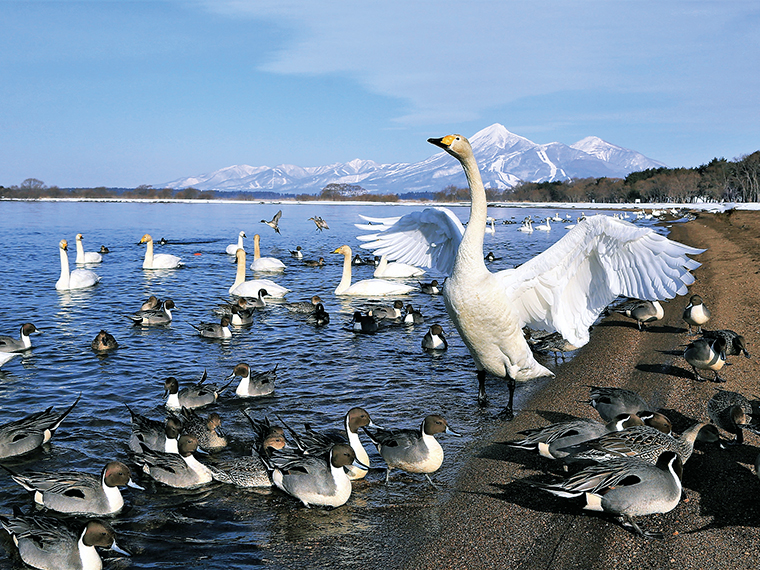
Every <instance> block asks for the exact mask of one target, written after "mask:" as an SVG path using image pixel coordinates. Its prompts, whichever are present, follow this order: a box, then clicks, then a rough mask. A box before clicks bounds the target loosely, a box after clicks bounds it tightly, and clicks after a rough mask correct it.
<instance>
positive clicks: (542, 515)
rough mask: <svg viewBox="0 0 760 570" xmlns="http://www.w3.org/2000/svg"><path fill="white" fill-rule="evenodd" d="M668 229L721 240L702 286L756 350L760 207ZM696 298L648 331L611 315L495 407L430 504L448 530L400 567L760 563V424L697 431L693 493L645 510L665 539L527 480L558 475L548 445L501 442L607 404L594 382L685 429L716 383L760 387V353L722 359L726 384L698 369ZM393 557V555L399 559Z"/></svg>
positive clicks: (713, 244)
mask: <svg viewBox="0 0 760 570" xmlns="http://www.w3.org/2000/svg"><path fill="white" fill-rule="evenodd" d="M669 237H670V238H671V239H674V240H676V241H681V242H683V243H686V244H688V245H692V246H695V247H706V248H708V249H707V251H706V252H705V253H703V254H701V255H699V256H696V259H697V260H698V261H700V262H701V263H702V266H701V267H699V268H698V269H697V270H695V272H694V275H695V277H696V279H697V280H696V282H695V283H694V284H693V285H692V286H691V287H690V291H689V294H692V293H698V294H700V295H701V296H702V297H703V299H705V303H706V304H707V305H708V306H709V307H710V308H711V310H712V312H713V318H712V320H711V321H710V323H709V327H706V328H729V329H733V330H736V331H738V332H739V333H740V334H743V335H744V336H745V337H746V339H747V343H748V347H749V350H750V353H751V354H752V352H753V349H756V347H757V346H758V345H759V343H760V333H759V332H758V330H757V329H758V327H757V326H756V323H757V319H758V318H760V302H758V301H757V300H756V299H755V296H756V292H757V291H758V290H760V277H759V276H758V273H760V271H758V270H759V269H760V216H757V215H755V214H753V213H751V212H736V211H734V212H729V213H727V214H718V215H713V214H704V213H702V214H699V215H698V217H697V219H696V220H694V221H691V222H688V223H685V224H676V225H673V226H672V229H671V234H670V236H669ZM687 303H688V297H677V298H676V299H674V300H672V301H670V302H668V303H666V304H664V306H665V318H664V319H663V320H662V321H660V322H658V323H655V324H653V325H651V326H650V328H649V330H647V331H641V332H640V331H638V329H637V327H636V324H635V322H633V321H632V320H630V319H627V318H626V317H624V316H622V315H619V314H616V313H613V314H611V315H609V316H607V317H605V318H604V319H603V320H602V321H601V322H600V323H599V325H598V326H596V327H595V329H594V331H592V335H591V341H590V342H589V343H588V344H587V345H586V346H584V347H582V348H581V349H579V350H578V351H577V352H576V353H575V356H574V357H573V358H572V359H571V360H570V361H568V362H567V363H564V364H562V365H561V366H559V368H558V370H557V376H556V377H555V378H554V379H552V380H551V381H550V382H548V383H547V384H546V385H544V386H543V387H542V389H540V390H539V391H537V392H536V393H535V394H533V396H532V398H531V399H530V400H529V401H528V402H527V403H526V404H525V406H524V408H523V409H521V410H518V413H517V416H516V417H515V419H514V420H513V421H512V422H510V423H503V422H496V421H495V424H496V425H495V426H494V429H493V430H491V432H490V434H489V436H488V437H486V439H485V440H483V441H481V442H480V443H479V445H477V447H476V448H475V449H473V450H472V454H471V456H470V457H468V458H466V459H465V463H464V464H463V465H462V467H461V469H460V470H459V473H458V476H457V480H456V483H455V485H454V486H453V488H450V489H447V494H448V497H446V498H442V501H441V504H440V505H439V506H438V508H437V509H435V510H436V512H435V513H433V514H430V515H428V517H431V516H434V517H435V519H436V523H437V524H436V527H437V532H432V533H431V532H429V531H428V532H427V533H426V536H425V539H424V540H423V541H421V542H418V543H417V544H416V546H414V547H413V548H412V549H408V550H407V551H406V557H405V561H404V563H403V564H402V565H400V566H398V567H399V568H408V569H415V570H421V569H430V570H440V569H441V568H456V569H460V568H461V569H470V570H476V569H481V568H482V569H486V568H488V569H490V568H493V569H500V570H502V569H504V568H509V569H512V568H519V569H521V570H533V569H536V570H538V569H542V570H543V569H545V568H552V569H553V570H556V569H563V568H568V569H569V568H583V569H585V570H596V569H599V570H608V569H610V568H620V569H623V568H626V569H628V568H631V569H632V568H645V567H646V568H677V569H678V570H690V569H708V568H709V569H715V568H731V569H732V570H742V569H745V568H746V569H747V570H749V569H750V568H756V567H757V545H758V544H760V529H759V528H758V526H759V525H760V481H758V479H757V476H756V475H755V473H754V468H753V464H754V461H755V458H756V457H757V455H758V452H759V451H760V450H759V449H758V447H757V446H758V442H760V438H759V437H758V436H755V435H753V434H745V443H744V445H742V446H738V447H737V448H731V449H726V450H723V449H719V448H717V446H715V445H714V444H713V445H700V444H698V445H697V449H696V450H695V452H694V455H693V456H692V458H691V459H690V460H689V462H688V463H687V464H686V466H685V468H684V477H683V485H684V494H685V497H686V498H685V500H682V501H681V502H680V503H679V505H678V506H677V507H676V509H675V510H673V511H671V512H670V513H667V514H664V515H653V516H648V517H641V518H640V520H639V523H640V524H641V525H642V527H643V528H645V529H651V530H661V531H662V532H663V534H664V536H665V537H666V538H665V539H664V540H663V541H657V540H647V539H642V538H640V537H637V536H634V535H633V534H631V533H630V532H628V531H626V530H624V529H623V528H622V527H621V526H620V525H619V524H618V523H617V522H615V520H614V519H612V518H611V517H609V516H604V515H597V514H590V513H588V512H583V511H581V510H580V509H579V508H578V506H577V505H574V504H572V503H571V502H570V501H563V500H561V499H557V498H555V497H553V496H551V495H549V494H548V493H542V492H540V491H538V490H535V489H534V488H533V487H531V486H530V485H528V484H527V483H526V481H530V480H531V479H540V480H546V479H547V478H550V477H547V473H553V474H554V475H559V474H560V473H561V468H558V465H556V464H554V463H553V462H551V461H550V460H547V459H545V458H542V457H540V456H538V454H532V453H529V452H525V451H523V450H516V449H511V448H508V447H506V446H504V445H501V444H500V442H504V441H508V440H512V439H515V438H516V437H517V432H519V431H520V430H523V429H528V428H533V427H539V426H542V425H546V424H548V423H551V422H554V421H561V420H563V419H568V418H569V417H571V416H572V417H589V418H596V417H597V416H596V413H595V412H594V410H593V409H592V408H591V407H590V406H589V405H588V404H586V403H585V402H584V399H585V398H587V397H588V388H587V385H598V386H620V387H626V388H629V389H633V390H636V391H638V392H639V393H640V394H641V395H642V396H643V397H644V398H645V399H646V400H648V401H649V402H650V403H652V404H653V407H654V408H657V409H660V410H661V411H663V412H665V413H666V415H668V416H669V417H670V419H671V421H672V422H673V427H674V431H676V432H681V431H683V430H684V429H685V428H686V427H688V426H689V425H691V423H693V422H694V421H697V420H698V421H708V418H707V413H706V403H707V400H708V399H709V398H710V397H711V395H712V394H713V393H714V392H715V389H716V388H717V387H719V388H721V389H726V390H732V391H737V392H740V393H743V394H744V395H745V396H746V397H747V398H748V399H750V400H752V399H756V398H757V397H758V388H757V380H756V379H757V378H758V377H759V376H760V366H759V365H758V362H757V359H756V357H753V358H752V359H749V360H748V359H745V358H744V357H741V360H740V359H739V358H740V357H738V356H732V357H729V362H731V363H732V364H731V365H730V366H728V367H726V368H724V370H723V371H722V372H723V376H724V377H725V378H726V379H727V382H726V383H725V384H720V385H716V384H714V383H712V382H710V381H699V382H698V381H695V380H694V379H693V378H692V373H691V370H690V367H689V366H688V365H687V364H686V362H685V361H684V360H683V358H682V356H681V355H682V353H683V349H684V347H685V345H686V344H687V343H688V342H690V340H692V339H693V338H695V337H689V336H687V334H686V328H685V325H684V323H683V321H682V320H681V312H682V310H683V307H684V306H685V305H686V304H687ZM473 378H474V374H473ZM473 382H474V379H473ZM473 386H474V384H473ZM518 390H520V387H518ZM505 393H506V390H503V391H496V390H492V391H491V397H492V398H493V403H492V404H491V407H490V408H489V410H490V411H494V410H498V409H499V403H501V400H502V399H503V398H504V395H505ZM472 400H473V401H474V398H472ZM467 405H474V403H473V402H470V401H468V402H467ZM723 435H724V436H726V435H727V434H725V433H724V434H723ZM444 448H445V445H444ZM410 515H411V513H410ZM404 525H411V522H410V521H404V522H403V523H402V524H401V525H400V526H401V527H403V526H404ZM381 530H383V529H381ZM392 566H393V564H392V563H391V561H390V560H389V561H388V566H387V567H392Z"/></svg>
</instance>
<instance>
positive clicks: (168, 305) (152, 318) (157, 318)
mask: <svg viewBox="0 0 760 570" xmlns="http://www.w3.org/2000/svg"><path fill="white" fill-rule="evenodd" d="M174 308H175V305H174V301H173V300H172V299H167V300H166V301H164V302H163V303H161V302H160V301H159V306H157V307H156V308H154V309H141V310H139V311H137V312H136V313H134V314H133V315H128V317H129V318H130V319H131V320H132V322H133V323H134V324H135V325H141V326H144V327H147V326H151V325H168V324H169V323H171V322H172V318H173V317H172V310H173V309H174Z"/></svg>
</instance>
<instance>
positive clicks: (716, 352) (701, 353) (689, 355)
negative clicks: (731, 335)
mask: <svg viewBox="0 0 760 570" xmlns="http://www.w3.org/2000/svg"><path fill="white" fill-rule="evenodd" d="M683 357H684V359H685V360H686V362H688V363H689V364H690V365H691V368H692V370H694V379H695V380H699V377H700V376H699V371H700V370H712V372H713V374H714V376H713V378H712V380H713V382H725V380H724V379H723V378H721V377H720V375H719V374H718V371H719V370H721V369H722V368H723V366H724V365H725V364H726V341H725V340H724V339H723V337H720V336H719V337H717V338H716V339H714V340H709V339H706V338H700V339H697V340H695V341H694V342H692V343H691V344H689V346H687V347H686V350H684V351H683Z"/></svg>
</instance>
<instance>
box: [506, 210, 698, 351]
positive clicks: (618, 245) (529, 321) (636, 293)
mask: <svg viewBox="0 0 760 570" xmlns="http://www.w3.org/2000/svg"><path fill="white" fill-rule="evenodd" d="M703 251H704V250H703V249H696V248H693V247H689V246H687V245H683V244H681V243H678V242H675V241H671V240H669V239H667V238H666V237H663V236H661V235H659V234H658V233H656V232H655V231H654V230H651V229H648V228H638V227H636V226H634V225H633V224H630V223H628V222H625V221H623V220H616V219H613V218H611V217H609V216H591V217H589V218H587V219H586V220H585V221H583V222H581V223H579V224H578V225H577V226H576V227H575V228H573V229H572V230H570V231H569V232H568V233H567V235H565V236H564V237H563V238H562V239H560V240H559V241H558V242H556V243H555V244H554V245H552V246H551V247H550V248H549V249H547V250H546V251H544V252H543V253H541V254H540V255H537V256H536V257H534V258H533V259H531V260H530V261H528V262H526V263H524V264H523V265H521V266H519V267H517V268H515V269H508V270H506V271H501V272H499V273H497V274H496V275H497V277H498V278H499V279H500V280H501V281H502V283H503V284H504V287H505V289H506V295H507V297H508V298H509V299H510V300H511V302H512V303H513V304H514V307H515V310H516V312H517V314H518V316H519V318H520V319H521V321H522V323H521V324H522V325H529V326H531V327H534V328H545V329H548V330H557V331H559V332H560V334H562V336H563V337H565V338H566V339H567V340H568V341H569V342H570V343H571V344H573V345H575V346H583V345H584V344H586V343H587V342H588V338H589V335H588V328H589V326H591V325H592V324H593V322H594V321H595V320H596V318H597V317H598V316H599V313H601V311H602V310H603V309H604V308H605V307H606V306H607V305H609V304H610V303H611V302H612V301H613V300H614V299H615V298H616V297H618V296H619V295H625V296H627V297H634V298H637V299H649V300H654V299H670V298H673V297H675V296H676V295H684V294H686V292H687V289H686V286H687V285H691V284H692V283H693V282H694V277H693V276H692V275H691V274H690V273H689V271H691V270H693V269H696V268H697V267H699V266H700V263H698V262H696V261H694V260H692V259H689V258H688V257H686V255H687V254H688V255H696V254H699V253H702V252H703Z"/></svg>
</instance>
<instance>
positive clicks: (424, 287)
mask: <svg viewBox="0 0 760 570" xmlns="http://www.w3.org/2000/svg"><path fill="white" fill-rule="evenodd" d="M418 283H419V284H420V291H422V292H423V293H424V294H425V295H440V294H441V288H440V287H439V286H438V280H437V279H433V280H432V281H431V282H430V283H421V282H418Z"/></svg>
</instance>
